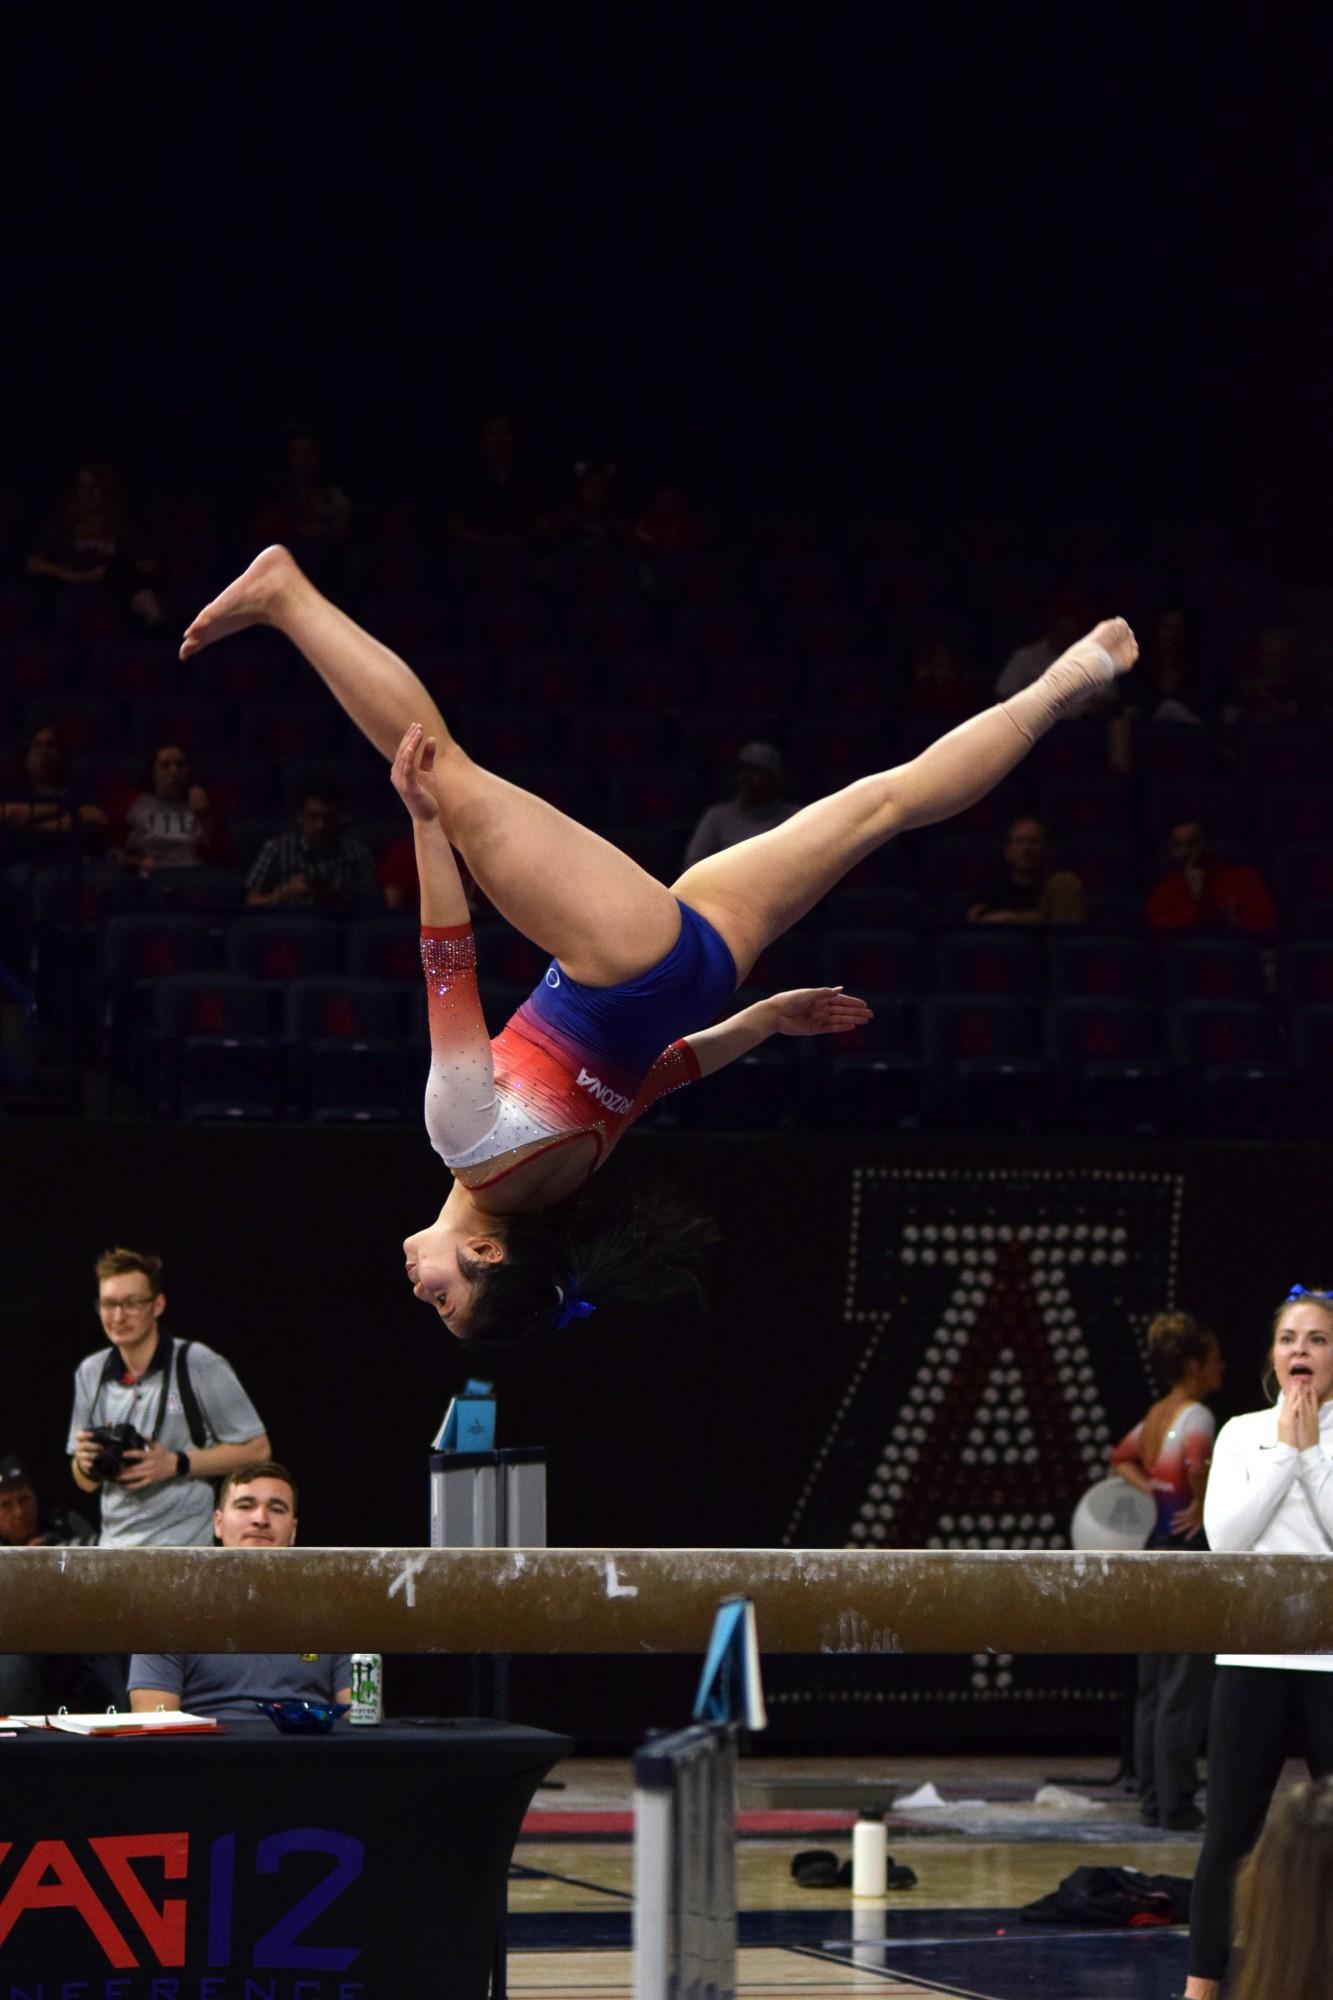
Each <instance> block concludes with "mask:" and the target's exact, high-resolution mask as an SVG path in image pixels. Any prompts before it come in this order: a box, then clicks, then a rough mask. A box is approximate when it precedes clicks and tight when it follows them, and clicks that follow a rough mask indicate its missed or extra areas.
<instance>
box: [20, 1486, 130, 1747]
mask: <svg viewBox="0 0 1333 2000" xmlns="http://www.w3.org/2000/svg"><path fill="white" fill-rule="evenodd" d="M96 1540H97V1536H96V1533H95V1532H94V1530H93V1527H92V1524H91V1522H89V1521H86V1520H85V1519H84V1517H83V1515H82V1514H76V1513H75V1512H74V1510H73V1508H70V1507H48V1506H45V1505H44V1504H43V1503H42V1501H41V1500H39V1499H38V1497H37V1489H36V1487H35V1485H34V1484H33V1479H32V1475H31V1473H30V1472H29V1470H28V1468H27V1466H26V1465H25V1464H24V1462H23V1460H22V1459H21V1458H19V1457H17V1456H16V1455H15V1454H14V1453H12V1452H8V1453H4V1454H0V1550H3V1549H7V1548H8V1549H52V1548H78V1547H80V1546H82V1545H84V1544H86V1543H88V1542H95V1541H96ZM3 1560H4V1558H3V1555H0V1562H2V1561H3ZM72 1699H73V1700H75V1701H78V1702H79V1703H80V1704H81V1705H82V1704H83V1703H84V1702H86V1703H89V1704H93V1703H95V1704H96V1705H97V1706H98V1707H105V1706H106V1704H107V1703H108V1702H109V1701H110V1702H116V1703H118V1704H119V1703H121V1702H123V1701H124V1699H125V1681H124V1676H123V1674H122V1672H121V1670H120V1667H119V1665H118V1664H117V1662H115V1661H114V1660H112V1659H110V1658H102V1657H100V1656H99V1657H87V1658H71V1657H70V1656H69V1655H67V1654H52V1655H51V1656H50V1657H49V1658H48V1657H47V1656H45V1655H43V1654H33V1653H0V1715H33V1714H38V1715H40V1714H42V1713H43V1712H44V1711H45V1710H47V1709H48V1708H50V1707H52V1706H59V1704H60V1703H61V1702H64V1703H65V1704H66V1705H67V1706H69V1705H71V1700H72Z"/></svg>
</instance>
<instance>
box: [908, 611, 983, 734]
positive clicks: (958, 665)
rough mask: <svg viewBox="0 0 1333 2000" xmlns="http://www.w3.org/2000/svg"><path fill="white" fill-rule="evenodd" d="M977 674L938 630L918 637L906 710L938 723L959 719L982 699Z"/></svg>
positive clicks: (978, 705) (973, 710) (976, 706)
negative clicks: (936, 720) (936, 719)
mask: <svg viewBox="0 0 1333 2000" xmlns="http://www.w3.org/2000/svg"><path fill="white" fill-rule="evenodd" d="M982 699H983V696H982V690H981V687H980V685H979V684H978V681H977V677H976V675H975V674H974V673H973V671H972V669H971V668H970V667H969V665H968V664H967V661H966V660H965V659H964V657H963V655H962V654H961V653H960V652H959V650H958V648H957V647H956V646H954V645H952V644H951V643H950V642H949V640H948V639H946V638H944V637H943V635H942V634H941V633H939V632H932V633H929V634H928V635H927V637H926V638H925V639H923V640H922V642H921V644H920V646H919V647H918V648H917V653H916V657H915V659H914V660H913V662H912V687H911V692H910V694H909V696H908V703H907V705H908V711H909V713H910V714H912V715H918V716H922V717H926V718H931V719H934V718H936V717H938V719H939V721H940V723H941V724H944V723H946V722H948V723H952V722H959V721H961V720H962V718H963V717H964V716H965V715H972V714H974V713H975V712H976V710H977V709H978V708H980V706H981V703H982Z"/></svg>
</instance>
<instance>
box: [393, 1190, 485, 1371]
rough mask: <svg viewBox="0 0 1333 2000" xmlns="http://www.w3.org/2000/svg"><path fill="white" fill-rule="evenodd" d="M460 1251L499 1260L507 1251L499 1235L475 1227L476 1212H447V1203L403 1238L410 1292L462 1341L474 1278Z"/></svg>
mask: <svg viewBox="0 0 1333 2000" xmlns="http://www.w3.org/2000/svg"><path fill="white" fill-rule="evenodd" d="M460 1251H461V1253H462V1257H463V1260H464V1261H465V1262H473V1263H480V1264H498V1263H500V1262H501V1261H502V1260H503V1258H504V1254H505V1253H504V1244H503V1243H502V1242H501V1240H500V1238H499V1236H498V1235H494V1234H488V1233H487V1232H486V1231H485V1230H484V1229H481V1228H478V1227H477V1224H476V1219H475V1218H474V1217H470V1216H469V1217H468V1218H467V1219H466V1220H464V1219H462V1218H459V1217H456V1216H454V1215H451V1214H450V1213H449V1204H448V1203H446V1204H445V1206H444V1208H442V1209H441V1210H440V1213H439V1215H438V1216H437V1217H436V1219H435V1221H434V1222H432V1223H431V1224H430V1225H429V1226H428V1227H427V1228H425V1229H419V1230H418V1231H417V1233H416V1235H415V1236H409V1237H407V1238H406V1239H405V1241H404V1243H403V1257H404V1259H405V1261H406V1265H407V1281H408V1283H409V1284H410V1285H411V1287H412V1294H413V1297H414V1298H418V1299H420V1300H421V1301H422V1302H423V1304H425V1305H429V1306H433V1307H434V1309H435V1311H436V1312H437V1313H438V1314H439V1316H440V1318H441V1320H442V1321H443V1322H444V1325H445V1327H446V1329H447V1330H448V1332H450V1333H451V1334H453V1336H454V1338H455V1340H464V1341H465V1340H466V1339H467V1337H468V1333H467V1318H468V1308H469V1306H470V1304H471V1301H472V1293H473V1284H474V1281H473V1280H472V1279H471V1278H469V1277H468V1276H467V1275H466V1273H465V1272H464V1270H463V1268H462V1265H461V1264H460V1261H459V1253H460Z"/></svg>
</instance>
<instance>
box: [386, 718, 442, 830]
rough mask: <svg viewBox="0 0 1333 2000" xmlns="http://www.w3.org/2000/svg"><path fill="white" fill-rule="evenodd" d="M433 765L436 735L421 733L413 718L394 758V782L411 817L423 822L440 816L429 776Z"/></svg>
mask: <svg viewBox="0 0 1333 2000" xmlns="http://www.w3.org/2000/svg"><path fill="white" fill-rule="evenodd" d="M434 769H435V738H434V737H433V736H424V737H423V732H422V728H421V724H420V723H419V722H413V723H411V724H410V725H409V727H408V731H407V734H406V735H405V736H404V738H403V740H402V742H401V743H400V744H399V745H398V754H397V756H396V757H395V758H394V760H393V785H394V790H395V791H396V792H397V793H398V795H399V797H400V798H401V799H402V801H403V804H404V805H405V806H406V807H407V810H408V811H409V812H410V813H411V815H412V817H413V819H414V820H418V821H420V822H421V823H422V824H423V825H424V824H425V823H426V822H428V821H430V820H433V819H438V818H439V816H440V808H439V803H438V801H437V800H436V797H435V786H434V783H433V781H432V778H431V773H432V772H433V771H434Z"/></svg>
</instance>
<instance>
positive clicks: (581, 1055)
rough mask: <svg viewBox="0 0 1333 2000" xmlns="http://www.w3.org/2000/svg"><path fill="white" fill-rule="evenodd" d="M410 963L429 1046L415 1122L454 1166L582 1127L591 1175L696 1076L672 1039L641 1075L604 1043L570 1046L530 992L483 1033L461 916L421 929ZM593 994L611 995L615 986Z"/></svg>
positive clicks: (482, 1181) (550, 1144) (472, 946)
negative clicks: (415, 965)
mask: <svg viewBox="0 0 1333 2000" xmlns="http://www.w3.org/2000/svg"><path fill="white" fill-rule="evenodd" d="M421 962H422V966H423V968H424V970H425V974H426V997H427V1010H428V1014H429V1020H430V1046H431V1066H430V1077H429V1079H428V1081H427V1084H426V1130H427V1132H428V1133H429V1135H430V1142H431V1145H432V1146H433V1147H434V1148H435V1151H436V1152H437V1153H439V1154H440V1156H441V1158H442V1159H443V1160H444V1162H445V1164H446V1166H448V1167H450V1168H452V1169H453V1170H454V1171H461V1172H467V1171H468V1170H469V1169H475V1168H478V1167H484V1166H485V1165H486V1164H487V1163H488V1162H489V1161H491V1160H496V1159H499V1158H500V1157H501V1156H502V1155H508V1154H512V1153H513V1152H514V1150H515V1149H516V1148H518V1147H534V1148H535V1151H534V1152H532V1153H527V1154H525V1160H526V1159H530V1158H533V1157H537V1156H539V1155H541V1154H544V1153H546V1152H549V1151H552V1150H554V1149H555V1148H556V1147H557V1146H566V1145H569V1144H570V1143H571V1142H572V1141H574V1140H576V1139H580V1138H582V1137H584V1136H585V1135H591V1136H592V1138H593V1139H594V1140H595V1142H596V1144H595V1148H594V1153H593V1159H592V1166H591V1168H590V1171H595V1170H596V1168H598V1167H599V1166H601V1164H602V1162H603V1161H604V1160H605V1159H606V1157H607V1155H608V1154H609V1153H610V1151H611V1149H612V1147H613V1146H614V1145H615V1144H616V1141H617V1140H618V1139H619V1138H620V1136H621V1134H622V1133H623V1132H625V1131H627V1130H628V1128H629V1127H630V1126H631V1125H632V1124H633V1123H634V1121H635V1119H636V1118H639V1117H641V1116H642V1114H643V1113H644V1112H645V1111H646V1110H648V1108H649V1106H650V1105H652V1104H655V1103H656V1101H657V1099H658V1098H659V1097H662V1096H664V1095H665V1093H666V1092H667V1091H670V1090H677V1089H679V1088H680V1087H681V1086H682V1085H683V1084H687V1083H693V1082H694V1081H695V1079H696V1078H697V1077H698V1075H699V1065H698V1063H697V1062H696V1060H695V1058H694V1055H693V1053H692V1051H691V1050H690V1048H689V1047H688V1045H687V1044H686V1043H685V1042H684V1041H683V1040H676V1041H673V1042H672V1043H671V1044H670V1045H669V1046H668V1047H667V1048H665V1049H663V1050H662V1051H661V1053H660V1054H659V1055H658V1056H657V1059H656V1061H654V1062H652V1064H651V1066H650V1067H648V1068H647V1070H646V1072H645V1071H640V1072H639V1073H638V1074H635V1073H634V1069H633V1067H631V1066H626V1065H624V1064H623V1063H621V1062H617V1061H615V1060H614V1059H608V1056H607V1052H606V1051H605V1050H604V1049H603V1050H601V1051H598V1050H595V1049H591V1048H589V1047H587V1046H585V1045H580V1044H579V1042H577V1041H576V1040H574V1039H573V1038H572V1037H571V1036H570V1035H569V1034H568V1033H566V1032H562V1031H561V1028H560V1025H559V1023H558V1022H555V1021H553V1020H552V1019H551V1018H550V1017H549V1015H548V1014H546V1013H545V1012H544V1011H543V1010H542V1009H541V1008H540V1007H539V1006H538V1005H537V1004H536V999H535V996H534V998H533V999H528V1000H525V1001H524V1002H523V1005H522V1006H521V1007H520V1008H519V1009H518V1010H517V1012H516V1013H515V1014H514V1015H513V1016H512V1017H511V1018H510V1020H509V1021H508V1022H507V1023H506V1024H505V1026H504V1027H503V1028H502V1029H501V1031H500V1033H499V1034H498V1035H496V1036H495V1038H494V1040H492V1039H491V1038H490V1036H489V1035H488V1034H487V1031H486V1022H485V1018H484V1016H483V1014H482V1010H481V996H480V994H479V993H478V991H477V969H476V968H477V952H476V943H475V940H474V938H473V935H472V926H471V925H470V924H457V925H451V926H448V927H445V928H440V927H438V926H425V927H423V929H422V933H421ZM553 969H554V968H553ZM550 977H551V975H550V974H549V973H548V975H547V978H548V979H549V978H550ZM558 983H559V981H558V979H557V985H558ZM541 990H542V989H541V988H539V989H538V994H540V993H541ZM598 990H599V992H600V994H601V995H603V996H605V997H607V998H612V997H613V996H615V995H616V994H617V993H618V992H620V991H621V990H622V989H618V988H614V987H608V988H603V989H598ZM692 1025H697V1023H692ZM541 1141H545V1142H546V1143H545V1145H541V1144H539V1143H538V1142H541ZM515 1164H517V1163H510V1164H508V1165H506V1166H504V1167H502V1168H501V1169H500V1170H499V1171H498V1172H496V1173H495V1174H493V1175H490V1176H488V1177H486V1178H475V1177H474V1176H473V1175H472V1174H469V1181H468V1184H469V1186H471V1187H473V1188H481V1187H491V1186H493V1185H494V1184H495V1182H497V1181H499V1180H503V1179H504V1178H505V1176H506V1174H507V1173H511V1172H513V1171H514V1165H515Z"/></svg>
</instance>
